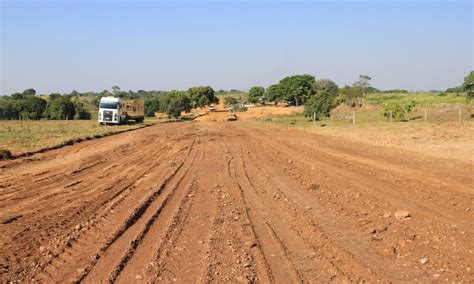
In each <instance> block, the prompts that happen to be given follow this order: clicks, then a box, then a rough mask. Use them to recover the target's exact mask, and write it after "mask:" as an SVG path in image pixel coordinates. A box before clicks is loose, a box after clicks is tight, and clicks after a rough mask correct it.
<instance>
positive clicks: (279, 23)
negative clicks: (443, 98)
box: [0, 0, 474, 94]
mask: <svg viewBox="0 0 474 284" xmlns="http://www.w3.org/2000/svg"><path fill="white" fill-rule="evenodd" d="M0 2H1V34H0V39H1V62H0V63H1V71H0V72H1V73H0V76H1V85H0V94H10V93H13V92H16V91H22V90H24V89H26V88H35V89H36V90H37V91H38V92H40V93H49V92H71V91H72V90H77V91H80V92H83V91H101V90H104V89H110V88H111V86H113V85H119V86H120V87H121V88H122V89H123V90H138V89H145V90H152V89H154V90H167V89H187V88H188V87H191V86H195V85H211V86H212V87H213V88H214V89H216V90H217V89H230V88H236V89H242V90H247V89H248V88H250V87H251V86H254V85H262V86H264V87H267V86H269V85H270V84H273V83H275V82H277V81H278V80H280V79H281V78H282V77H284V76H287V75H292V74H301V73H309V74H313V75H315V76H316V78H317V79H319V78H329V79H332V80H334V81H335V82H336V83H337V84H339V85H341V86H343V85H344V84H351V83H352V82H354V81H356V80H357V78H358V75H359V74H367V75H369V76H371V77H372V78H373V80H372V84H373V85H374V86H376V87H379V88H384V89H392V88H403V89H409V90H418V89H424V90H429V89H445V88H447V87H451V86H455V85H459V84H460V83H462V80H463V78H464V77H465V76H466V75H467V73H468V72H469V71H470V70H472V69H473V65H474V63H473V62H474V61H473V41H474V40H473V25H474V24H473V4H472V1H471V0H466V1H462V0H451V1H448V0H446V1H435V0H434V1H428V0H418V1H416V0H414V1H408V0H399V1H382V0H378V1H377V0H373V1H259V0H256V1H231V0H228V1H111V0H102V1H99V0H97V1H78V0H73V1H40V0H36V1H33V0H30V1H21V0H20V1H13V0H0Z"/></svg>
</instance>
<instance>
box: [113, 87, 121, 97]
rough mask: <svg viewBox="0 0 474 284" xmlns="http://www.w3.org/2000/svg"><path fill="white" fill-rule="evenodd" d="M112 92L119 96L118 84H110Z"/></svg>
mask: <svg viewBox="0 0 474 284" xmlns="http://www.w3.org/2000/svg"><path fill="white" fill-rule="evenodd" d="M112 93H113V94H114V96H116V97H119V96H120V93H121V91H120V87H119V86H112Z"/></svg>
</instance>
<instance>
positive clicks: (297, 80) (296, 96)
mask: <svg viewBox="0 0 474 284" xmlns="http://www.w3.org/2000/svg"><path fill="white" fill-rule="evenodd" d="M315 82H316V79H315V78H314V76H312V75H308V74H303V75H293V76H288V77H285V78H283V79H282V80H280V82H279V83H278V84H279V85H280V88H281V91H282V93H281V95H283V98H281V99H283V100H286V101H294V102H295V103H296V105H299V104H300V103H304V102H305V101H307V100H308V99H309V98H310V97H311V96H312V95H314V94H315V93H314V89H313V85H314V84H315Z"/></svg>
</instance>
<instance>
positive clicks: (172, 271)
mask: <svg viewBox="0 0 474 284" xmlns="http://www.w3.org/2000/svg"><path fill="white" fill-rule="evenodd" d="M2 166H3V169H2V172H1V176H0V208H1V210H0V230H1V232H2V234H1V235H0V247H1V250H0V272H1V280H2V282H5V281H14V280H20V281H27V280H28V281H29V280H33V279H35V280H40V281H43V282H51V281H55V282H70V281H82V282H87V283H96V282H99V281H103V282H107V281H108V282H120V283H130V282H143V281H146V282H154V281H166V282H169V281H179V282H208V281H219V282H221V281H243V282H245V281H260V282H327V281H337V282H342V281H354V282H355V281H370V282H373V281H376V280H382V281H412V280H414V279H417V280H420V281H434V280H449V281H465V282H472V281H474V274H473V273H474V272H473V268H472V267H473V266H474V238H473V234H474V229H473V226H472V224H473V223H474V191H473V183H474V180H473V177H472V173H473V170H474V167H473V165H472V164H468V163H463V162H460V161H458V160H445V159H438V158H427V157H426V156H424V157H422V156H420V155H418V154H416V153H411V152H406V151H405V152H403V151H401V150H397V149H392V148H382V147H372V146H368V145H367V144H363V143H356V142H352V141H349V140H345V139H340V138H334V137H328V136H324V135H316V134H309V133H303V132H299V131H297V130H289V129H286V128H279V127H271V126H261V125H255V124H252V123H246V122H237V123H222V122H209V123H208V122H191V123H169V124H161V125H156V126H152V127H149V128H146V129H141V130H137V131H133V132H129V133H124V134H120V135H117V136H113V137H107V138H104V139H100V140H96V141H87V142H84V143H81V144H77V145H73V146H69V147H65V148H62V149H58V150H54V151H50V152H48V153H43V154H37V155H35V156H33V157H31V158H25V159H22V160H18V161H14V162H3V164H2ZM400 209H404V210H408V211H409V212H410V215H411V218H408V219H405V220H399V219H397V218H395V217H394V213H395V212H396V211H397V210H400Z"/></svg>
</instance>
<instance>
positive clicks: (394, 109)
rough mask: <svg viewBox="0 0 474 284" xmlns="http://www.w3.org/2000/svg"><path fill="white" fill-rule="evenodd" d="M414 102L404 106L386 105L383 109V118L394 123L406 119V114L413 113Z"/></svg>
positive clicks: (396, 104)
mask: <svg viewBox="0 0 474 284" xmlns="http://www.w3.org/2000/svg"><path fill="white" fill-rule="evenodd" d="M415 107H416V102H415V101H411V102H409V103H407V104H405V105H404V106H402V105H400V104H398V103H389V104H386V105H385V106H384V108H383V116H385V117H387V118H390V117H391V118H392V119H393V120H395V121H404V120H406V119H407V116H408V113H410V112H412V111H415Z"/></svg>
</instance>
